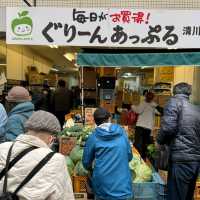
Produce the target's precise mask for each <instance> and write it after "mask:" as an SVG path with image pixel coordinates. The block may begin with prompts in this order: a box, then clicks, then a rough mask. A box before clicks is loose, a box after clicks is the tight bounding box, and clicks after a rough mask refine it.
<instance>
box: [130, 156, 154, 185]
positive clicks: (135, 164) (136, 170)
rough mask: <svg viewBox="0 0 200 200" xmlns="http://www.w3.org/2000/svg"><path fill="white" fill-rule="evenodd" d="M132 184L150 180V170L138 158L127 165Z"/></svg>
mask: <svg viewBox="0 0 200 200" xmlns="http://www.w3.org/2000/svg"><path fill="white" fill-rule="evenodd" d="M129 167H130V169H131V171H132V176H133V177H132V178H133V182H134V183H143V182H148V181H151V180H152V170H151V168H150V167H149V166H148V165H147V164H146V163H145V162H144V161H143V160H142V159H141V158H139V157H138V156H136V157H134V158H133V159H132V161H131V162H130V163H129Z"/></svg>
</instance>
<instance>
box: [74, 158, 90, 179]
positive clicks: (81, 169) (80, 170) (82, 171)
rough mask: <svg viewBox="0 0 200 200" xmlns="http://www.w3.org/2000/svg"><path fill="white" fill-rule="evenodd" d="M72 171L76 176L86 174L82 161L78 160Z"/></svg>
mask: <svg viewBox="0 0 200 200" xmlns="http://www.w3.org/2000/svg"><path fill="white" fill-rule="evenodd" d="M74 173H75V175H77V176H87V175H88V171H87V170H86V169H85V168H84V167H83V164H82V161H78V163H77V164H76V166H75V168H74Z"/></svg>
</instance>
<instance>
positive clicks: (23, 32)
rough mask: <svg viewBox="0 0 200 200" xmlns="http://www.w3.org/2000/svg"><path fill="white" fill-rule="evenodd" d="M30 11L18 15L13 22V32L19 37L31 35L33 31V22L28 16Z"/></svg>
mask: <svg viewBox="0 0 200 200" xmlns="http://www.w3.org/2000/svg"><path fill="white" fill-rule="evenodd" d="M27 15H28V11H22V12H21V13H18V16H19V17H18V18H16V19H14V20H12V31H13V33H14V34H15V35H17V36H28V35H31V33H32V29H33V21H32V19H31V18H30V17H28V16H27Z"/></svg>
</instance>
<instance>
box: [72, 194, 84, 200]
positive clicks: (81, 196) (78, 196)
mask: <svg viewBox="0 0 200 200" xmlns="http://www.w3.org/2000/svg"><path fill="white" fill-rule="evenodd" d="M74 197H75V200H87V193H74Z"/></svg>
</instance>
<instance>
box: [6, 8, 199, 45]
mask: <svg viewBox="0 0 200 200" xmlns="http://www.w3.org/2000/svg"><path fill="white" fill-rule="evenodd" d="M50 13H54V14H53V15H51V14H50ZM51 16H52V17H51ZM199 17H200V13H199V12H196V11H187V12H186V11H174V10H173V11H167V10H166V11H163V10H162V11H159V10H143V9H141V10H138V9H137V10H132V9H83V8H80V9H79V8H72V9H69V8H7V24H8V26H7V42H8V43H10V44H37V45H49V44H57V45H70V46H110V47H147V48H149V47H162V48H199V46H198V45H197V44H198V43H199V40H200V24H199V22H198V21H197V20H196V19H199ZM174 18H176V20H174ZM183 18H185V19H186V20H184V19H183Z"/></svg>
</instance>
